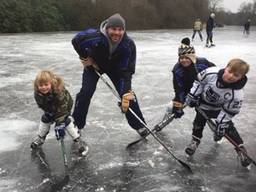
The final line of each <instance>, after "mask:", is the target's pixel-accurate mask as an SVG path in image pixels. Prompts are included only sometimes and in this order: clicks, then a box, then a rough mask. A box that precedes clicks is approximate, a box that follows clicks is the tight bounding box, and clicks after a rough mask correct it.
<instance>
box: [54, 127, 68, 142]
mask: <svg viewBox="0 0 256 192" xmlns="http://www.w3.org/2000/svg"><path fill="white" fill-rule="evenodd" d="M65 128H66V124H65V123H60V124H58V125H55V127H54V130H55V136H56V139H57V140H59V139H61V138H64V136H65Z"/></svg>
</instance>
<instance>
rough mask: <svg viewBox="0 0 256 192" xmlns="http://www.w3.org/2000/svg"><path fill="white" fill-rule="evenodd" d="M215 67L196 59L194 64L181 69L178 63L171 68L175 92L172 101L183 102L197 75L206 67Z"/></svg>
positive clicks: (201, 59)
mask: <svg viewBox="0 0 256 192" xmlns="http://www.w3.org/2000/svg"><path fill="white" fill-rule="evenodd" d="M212 66H215V64H213V63H211V62H209V61H208V60H207V59H205V58H199V57H197V58H196V63H195V64H191V65H190V66H188V67H183V66H182V65H181V64H180V63H179V62H178V63H176V64H175V65H174V67H173V70H172V73H173V87H174V91H175V97H174V99H173V100H174V101H178V102H181V103H184V102H185V99H186V96H187V94H188V93H189V91H190V89H191V88H192V86H193V82H194V81H195V80H196V79H197V74H198V73H199V72H201V71H203V70H204V69H206V68H208V67H212Z"/></svg>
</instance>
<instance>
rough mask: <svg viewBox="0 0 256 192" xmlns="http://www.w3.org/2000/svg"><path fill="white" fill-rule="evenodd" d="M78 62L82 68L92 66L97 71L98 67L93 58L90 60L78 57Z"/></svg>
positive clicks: (89, 58)
mask: <svg viewBox="0 0 256 192" xmlns="http://www.w3.org/2000/svg"><path fill="white" fill-rule="evenodd" d="M80 61H81V63H82V64H83V66H84V67H90V66H93V68H94V69H96V70H97V71H99V66H98V65H97V64H96V63H95V61H94V60H93V58H91V57H86V58H83V57H80Z"/></svg>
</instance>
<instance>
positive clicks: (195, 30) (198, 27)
mask: <svg viewBox="0 0 256 192" xmlns="http://www.w3.org/2000/svg"><path fill="white" fill-rule="evenodd" d="M202 29H203V24H202V22H201V20H200V19H199V18H198V19H196V21H195V22H194V27H193V35H192V41H193V40H194V38H195V35H196V33H198V35H199V37H200V39H201V41H203V36H202V33H201V31H202Z"/></svg>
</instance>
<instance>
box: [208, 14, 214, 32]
mask: <svg viewBox="0 0 256 192" xmlns="http://www.w3.org/2000/svg"><path fill="white" fill-rule="evenodd" d="M214 27H215V24H214V19H213V18H211V17H209V18H208V20H207V23H206V31H212V30H213V28H214Z"/></svg>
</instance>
